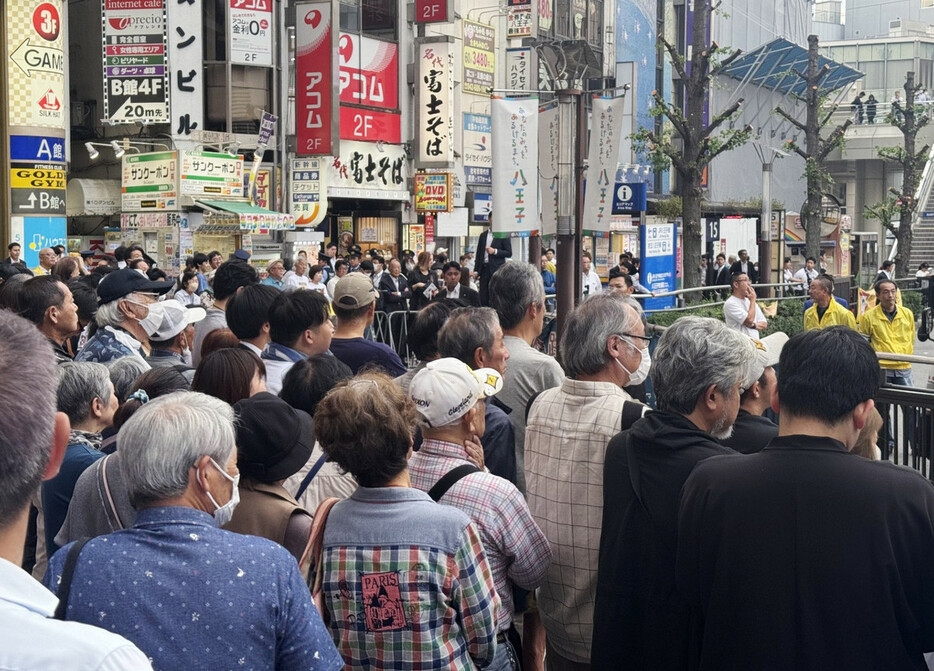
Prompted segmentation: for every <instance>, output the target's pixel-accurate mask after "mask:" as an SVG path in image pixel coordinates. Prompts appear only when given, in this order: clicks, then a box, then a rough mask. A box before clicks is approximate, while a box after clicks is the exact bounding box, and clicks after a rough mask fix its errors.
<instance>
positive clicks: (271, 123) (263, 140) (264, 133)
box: [247, 110, 279, 205]
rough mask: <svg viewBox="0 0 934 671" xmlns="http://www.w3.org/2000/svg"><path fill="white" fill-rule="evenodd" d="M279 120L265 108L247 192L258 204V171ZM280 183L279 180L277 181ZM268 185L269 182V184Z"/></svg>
mask: <svg viewBox="0 0 934 671" xmlns="http://www.w3.org/2000/svg"><path fill="white" fill-rule="evenodd" d="M278 120H279V117H277V116H276V115H275V114H270V113H269V112H267V111H265V110H263V116H262V118H261V119H260V122H259V135H258V136H257V138H256V151H254V152H253V166H252V167H251V168H250V177H249V183H248V185H247V194H248V195H249V197H250V203H252V204H253V205H256V197H257V194H256V173H257V171H258V170H259V166H260V164H261V163H262V162H263V154H264V153H266V147H268V146H269V139H270V138H271V137H272V132H273V131H274V130H275V129H276V121H278ZM276 183H277V184H278V180H277V181H276ZM267 187H268V184H267Z"/></svg>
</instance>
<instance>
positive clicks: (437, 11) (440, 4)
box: [415, 0, 450, 23]
mask: <svg viewBox="0 0 934 671" xmlns="http://www.w3.org/2000/svg"><path fill="white" fill-rule="evenodd" d="M449 3H450V0H415V23H444V22H446V21H448V20H449V19H448V17H449V16H450V13H449V9H450V6H449Z"/></svg>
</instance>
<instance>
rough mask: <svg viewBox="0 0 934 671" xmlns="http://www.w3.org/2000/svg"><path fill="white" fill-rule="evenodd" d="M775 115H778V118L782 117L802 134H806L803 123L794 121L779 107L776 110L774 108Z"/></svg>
mask: <svg viewBox="0 0 934 671" xmlns="http://www.w3.org/2000/svg"><path fill="white" fill-rule="evenodd" d="M775 113H776V114H778V115H779V116H780V117H784V119H785V120H786V121H788V122H789V123H790V124H791V125H792V126H794V127H795V128H797V129H798V130H799V131H801V132H802V133H806V132H807V127H806V126H805V125H804V124H803V123H801V122H800V121H798V120H797V119H795V118H794V117H793V116H791V115H790V114H789V113H788V112H786V111H785V110H783V109H782V108H781V107H776V108H775Z"/></svg>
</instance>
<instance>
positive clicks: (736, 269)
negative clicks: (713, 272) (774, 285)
mask: <svg viewBox="0 0 934 671" xmlns="http://www.w3.org/2000/svg"><path fill="white" fill-rule="evenodd" d="M742 271H743V263H742V261H737V262H736V263H734V264H733V265H732V266H730V276H732V275H734V274H735V273H740V272H742ZM746 275H747V276H748V277H749V281H750V282H752V283H753V284H758V283H759V271H758V270H756V267H755V266H754V265H752V261H747V262H746ZM729 283H730V277H727V278H726V282H725V284H729Z"/></svg>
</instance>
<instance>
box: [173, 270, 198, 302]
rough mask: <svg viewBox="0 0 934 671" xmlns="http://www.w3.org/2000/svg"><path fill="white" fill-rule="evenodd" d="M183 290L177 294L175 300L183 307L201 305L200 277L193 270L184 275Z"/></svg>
mask: <svg viewBox="0 0 934 671" xmlns="http://www.w3.org/2000/svg"><path fill="white" fill-rule="evenodd" d="M181 285H182V288H181V289H179V290H178V291H176V292H175V300H177V301H178V302H179V303H181V304H182V305H201V296H199V295H198V275H197V273H195V272H194V271H192V270H186V271H185V273H184V274H183V275H182V281H181Z"/></svg>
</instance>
